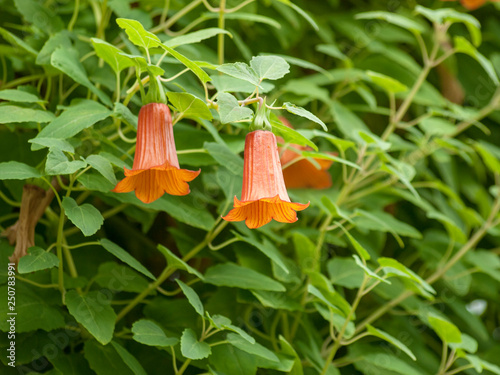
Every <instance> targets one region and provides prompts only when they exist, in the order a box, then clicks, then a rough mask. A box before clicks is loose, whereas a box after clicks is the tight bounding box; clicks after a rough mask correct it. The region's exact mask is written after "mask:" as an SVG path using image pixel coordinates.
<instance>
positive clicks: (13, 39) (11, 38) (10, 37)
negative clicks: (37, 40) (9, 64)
mask: <svg viewBox="0 0 500 375" xmlns="http://www.w3.org/2000/svg"><path fill="white" fill-rule="evenodd" d="M0 36H2V38H3V39H5V40H6V41H7V42H9V43H10V44H12V45H13V46H16V47H19V48H20V49H22V50H24V51H25V52H28V53H29V54H30V55H32V56H36V55H37V53H38V52H37V51H36V50H35V49H33V47H31V46H30V45H29V44H28V43H26V42H25V41H24V40H22V39H20V38H18V37H17V36H16V35H14V34H12V33H11V32H10V31H8V30H6V29H4V28H3V27H0ZM16 52H18V51H16Z"/></svg>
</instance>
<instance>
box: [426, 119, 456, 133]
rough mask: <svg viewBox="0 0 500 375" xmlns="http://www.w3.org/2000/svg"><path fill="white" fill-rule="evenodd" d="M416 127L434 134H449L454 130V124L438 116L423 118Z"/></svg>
mask: <svg viewBox="0 0 500 375" xmlns="http://www.w3.org/2000/svg"><path fill="white" fill-rule="evenodd" d="M418 127H419V128H420V129H422V130H423V131H424V132H425V134H428V135H436V136H443V135H450V134H453V133H454V132H455V130H456V126H455V125H453V124H452V123H451V122H450V121H448V120H445V119H443V118H440V117H431V118H427V119H424V120H422V121H421V122H420V123H419V124H418Z"/></svg>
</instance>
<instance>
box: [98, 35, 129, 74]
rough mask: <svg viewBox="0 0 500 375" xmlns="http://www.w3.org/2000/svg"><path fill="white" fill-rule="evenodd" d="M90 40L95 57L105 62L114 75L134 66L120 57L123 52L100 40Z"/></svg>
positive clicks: (123, 57)
mask: <svg viewBox="0 0 500 375" xmlns="http://www.w3.org/2000/svg"><path fill="white" fill-rule="evenodd" d="M91 40H92V45H93V46H94V49H95V52H96V54H97V56H99V57H100V58H101V59H103V60H104V61H106V63H108V65H109V66H110V67H111V69H113V71H114V72H115V73H119V72H121V71H122V70H123V69H126V68H128V67H131V66H134V63H133V62H132V61H131V60H130V59H129V58H127V57H125V56H123V55H121V53H122V52H123V51H122V50H121V49H119V48H116V47H115V46H113V45H112V44H109V43H108V42H105V41H104V40H101V39H97V38H92V39H91Z"/></svg>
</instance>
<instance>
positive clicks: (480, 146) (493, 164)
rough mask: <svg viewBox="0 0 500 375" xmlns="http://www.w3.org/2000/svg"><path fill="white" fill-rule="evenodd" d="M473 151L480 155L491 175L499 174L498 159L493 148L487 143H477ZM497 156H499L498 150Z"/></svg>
mask: <svg viewBox="0 0 500 375" xmlns="http://www.w3.org/2000/svg"><path fill="white" fill-rule="evenodd" d="M474 147H475V149H476V150H477V151H478V152H479V154H480V155H481V158H482V159H483V161H484V164H485V165H486V166H487V167H488V169H489V170H490V171H492V172H493V173H500V157H498V156H497V155H495V146H493V145H491V144H489V143H487V142H478V143H476V144H475V145H474ZM498 150H499V152H498V153H497V154H499V155H500V149H498Z"/></svg>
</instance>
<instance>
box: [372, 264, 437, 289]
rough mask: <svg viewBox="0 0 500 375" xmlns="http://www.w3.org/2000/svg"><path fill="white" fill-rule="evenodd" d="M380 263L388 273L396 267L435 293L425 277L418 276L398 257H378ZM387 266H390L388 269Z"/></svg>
mask: <svg viewBox="0 0 500 375" xmlns="http://www.w3.org/2000/svg"><path fill="white" fill-rule="evenodd" d="M377 261H378V264H380V265H381V266H382V267H384V271H385V272H386V273H390V272H391V268H394V269H396V270H398V271H401V272H402V273H403V274H404V275H406V277H408V278H410V279H412V280H413V281H415V282H416V283H418V284H420V285H422V287H423V288H424V289H425V290H426V291H428V292H429V293H433V294H435V293H436V291H435V290H434V288H433V287H432V286H430V285H429V284H428V283H427V282H426V281H425V280H424V279H422V278H421V277H420V276H418V275H417V274H416V273H415V272H413V271H412V270H411V269H409V268H408V267H406V266H405V265H403V264H401V263H399V262H398V261H397V260H396V259H393V258H384V257H382V258H378V259H377ZM386 267H388V268H387V269H386Z"/></svg>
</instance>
